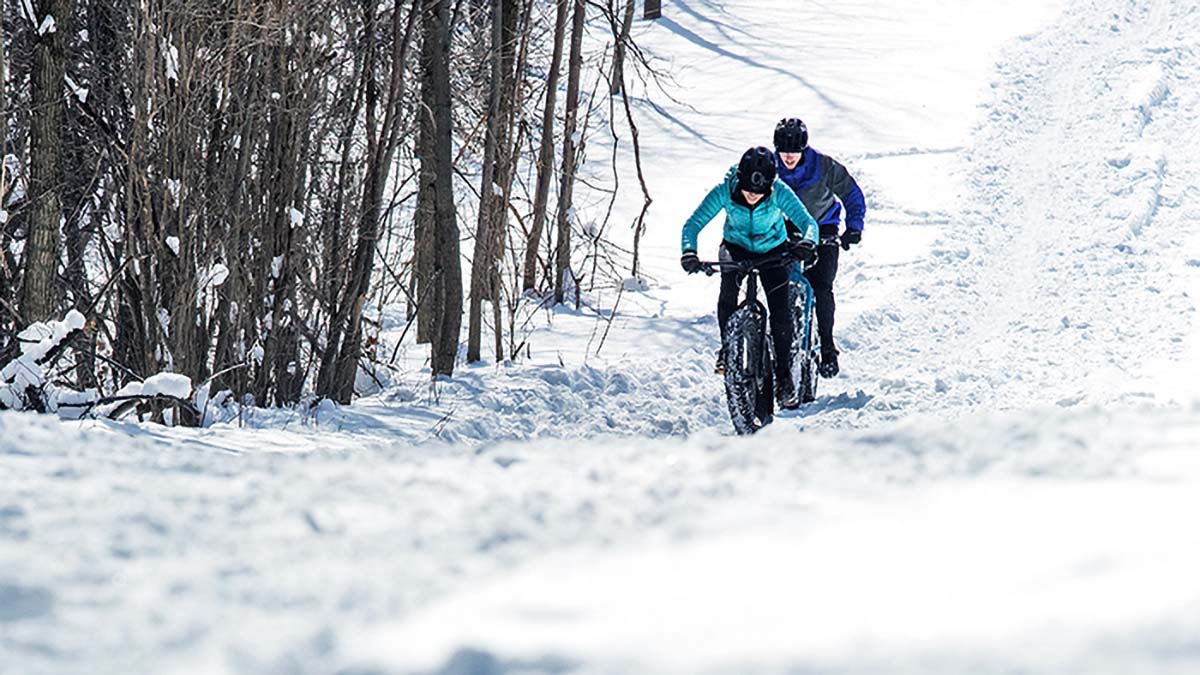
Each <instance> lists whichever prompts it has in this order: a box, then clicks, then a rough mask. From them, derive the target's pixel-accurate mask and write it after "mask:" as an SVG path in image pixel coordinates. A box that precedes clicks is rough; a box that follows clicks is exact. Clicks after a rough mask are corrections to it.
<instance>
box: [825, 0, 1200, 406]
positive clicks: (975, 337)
mask: <svg viewBox="0 0 1200 675" xmlns="http://www.w3.org/2000/svg"><path fill="white" fill-rule="evenodd" d="M1109 5H1111V10H1112V11H1111V13H1109V14H1103V13H1101V12H1100V11H1099V10H1100V8H1101V7H1106V8H1108V7H1109ZM1096 17H1104V18H1105V21H1104V22H1103V23H1102V24H1101V23H1097V21H1096ZM1198 26H1200V21H1198V20H1197V16H1196V11H1195V7H1191V6H1185V5H1184V4H1182V3H1171V2H1149V3H1108V4H1105V3H1097V2H1082V3H1074V4H1073V6H1072V7H1071V8H1070V10H1069V11H1068V12H1067V13H1066V14H1065V15H1064V16H1063V18H1062V19H1061V20H1060V21H1059V22H1058V25H1057V27H1056V28H1055V29H1054V30H1050V31H1046V32H1044V33H1042V34H1040V35H1038V36H1037V37H1034V38H1032V39H1029V40H1025V41H1023V42H1022V43H1021V44H1020V45H1019V48H1013V49H1010V50H1009V52H1008V59H1007V60H1006V62H1005V64H1004V66H1003V67H1002V68H1001V69H1000V71H999V72H997V73H996V75H995V81H994V86H996V89H997V98H996V100H995V101H993V102H992V103H991V104H990V106H989V108H988V110H987V119H986V122H985V123H984V124H983V125H982V127H981V128H980V130H979V132H978V133H977V135H976V140H975V143H974V144H973V147H972V149H971V151H970V152H969V153H968V154H967V160H968V163H967V169H968V170H969V172H970V174H969V175H970V191H969V192H968V195H967V196H968V197H969V201H968V202H967V203H968V204H969V207H968V208H966V209H964V212H963V214H962V216H961V220H960V222H959V223H956V224H955V225H954V226H953V227H952V228H950V229H948V230H947V231H945V232H944V233H943V236H942V238H941V239H940V240H939V241H938V242H937V243H936V244H935V246H934V247H933V249H932V251H931V254H932V255H931V256H930V258H929V259H928V260H926V261H923V262H922V263H921V264H920V265H919V266H918V269H919V271H917V272H916V277H917V278H918V279H919V283H917V284H915V285H913V286H911V287H909V288H907V289H905V291H904V293H903V295H901V296H899V297H897V298H895V300H894V301H893V302H891V303H889V304H888V305H887V306H885V307H883V308H881V309H879V310H875V311H868V312H864V313H862V314H859V315H858V316H856V317H854V319H853V320H852V322H851V325H850V326H849V327H848V328H847V329H846V337H847V341H846V344H847V346H849V347H851V348H852V356H851V358H852V359H854V360H855V361H858V363H857V364H856V367H857V368H858V369H860V370H861V371H863V372H866V373H870V374H871V375H873V376H875V377H878V376H880V375H881V374H882V373H886V372H888V370H889V369H890V370H891V371H892V372H893V373H895V375H894V376H893V379H894V381H893V382H890V383H888V385H887V390H888V396H887V398H888V405H895V406H898V408H897V410H896V413H895V414H896V415H897V416H906V415H922V414H929V413H934V412H936V413H939V414H941V415H946V414H948V415H951V416H957V415H962V414H967V413H971V412H973V411H975V410H979V409H984V410H996V409H1019V408H1024V407H1028V406H1029V405H1031V404H1037V403H1054V404H1057V405H1061V406H1072V405H1076V404H1079V403H1087V404H1101V405H1118V404H1129V403H1131V402H1136V401H1146V400H1149V401H1155V402H1161V403H1170V402H1181V401H1184V402H1186V401H1188V400H1191V398H1192V397H1193V396H1194V395H1195V388H1194V383H1195V382H1196V381H1200V380H1198V377H1197V376H1200V371H1197V370H1196V368H1197V361H1196V359H1195V356H1196V354H1195V352H1192V353H1191V354H1190V355H1189V354H1188V352H1187V351H1186V350H1187V349H1188V342H1189V340H1190V339H1191V337H1192V336H1193V334H1194V332H1195V326H1194V319H1195V308H1194V300H1193V299H1192V298H1191V297H1189V295H1188V292H1187V291H1188V290H1189V289H1188V288H1187V281H1188V280H1189V279H1193V280H1194V278H1195V274H1194V273H1192V272H1190V271H1189V270H1188V265H1189V264H1190V263H1189V262H1188V261H1189V260H1191V259H1193V258H1194V256H1195V252H1196V249H1195V236H1196V234H1197V227H1196V225H1195V223H1196V206H1195V197H1196V194H1197V193H1196V187H1195V178H1196V176H1197V174H1196V157H1198V156H1200V145H1198V144H1200V136H1198V135H1197V132H1196V128H1197V127H1196V121H1197V120H1196V112H1195V111H1196V107H1195V103H1196V91H1195V88H1194V78H1195V76H1196V71H1195V60H1196V53H1195V47H1196V45H1195V42H1194V35H1195V30H1196V28H1197V27H1198ZM1181 282H1182V283H1181ZM896 345H903V346H904V347H905V348H906V350H905V351H908V352H909V353H907V354H904V353H901V354H897V353H896V350H895V346H896ZM1185 356H1188V358H1185ZM860 357H861V360H859V359H860ZM898 361H899V363H898ZM1167 364H1170V365H1169V366H1167ZM1164 366H1166V368H1164ZM1180 367H1182V368H1184V369H1186V371H1187V372H1186V373H1181V372H1178V371H1177V372H1176V373H1175V374H1174V375H1175V377H1174V381H1173V382H1171V381H1163V378H1161V377H1157V376H1150V377H1143V374H1144V373H1146V372H1150V373H1154V374H1155V375H1157V374H1158V373H1159V372H1163V371H1165V370H1168V369H1169V368H1176V369H1178V368H1180ZM1185 382H1186V383H1187V384H1191V385H1192V387H1188V386H1187V385H1185V384H1183V383H1185ZM1180 385H1182V386H1180ZM871 419H872V421H873V418H871Z"/></svg>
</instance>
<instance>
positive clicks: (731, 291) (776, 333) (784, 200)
mask: <svg viewBox="0 0 1200 675" xmlns="http://www.w3.org/2000/svg"><path fill="white" fill-rule="evenodd" d="M721 211H724V212H725V227H724V241H722V242H721V249H720V256H719V257H720V260H721V261H722V262H738V261H745V260H749V259H751V258H756V257H760V256H763V255H764V254H776V253H783V252H785V251H787V252H791V253H792V255H793V256H794V257H795V258H796V259H797V260H799V261H801V262H803V263H806V264H811V263H812V262H814V261H815V260H816V240H817V222H816V221H815V220H813V217H812V216H811V215H810V214H809V213H808V211H807V210H806V209H805V208H804V205H803V204H802V203H801V202H800V200H799V198H797V197H796V194H795V193H794V192H792V190H791V188H789V187H788V186H787V185H786V184H784V183H783V182H781V181H779V180H778V179H777V178H776V176H775V155H774V153H773V152H771V151H770V150H769V149H767V148H764V147H755V148H750V149H749V150H747V151H746V152H745V153H744V154H743V155H742V158H741V161H740V162H738V164H737V165H736V166H733V167H731V168H730V169H729V172H728V173H727V174H726V175H725V180H723V181H722V182H721V183H719V184H717V186H716V187H714V188H713V189H712V190H710V191H709V193H708V195H707V196H706V197H705V198H704V201H702V202H701V203H700V205H699V206H698V207H696V210H695V212H693V213H692V215H691V217H690V218H688V220H687V222H686V223H685V224H684V226H683V235H682V249H683V255H682V257H681V258H680V265H681V266H682V267H683V269H684V271H685V272H687V273H688V274H695V273H696V272H700V271H703V270H704V264H703V263H701V262H700V257H699V256H698V255H697V253H696V239H697V237H698V236H699V234H700V231H701V230H702V229H704V227H705V226H706V225H708V223H709V222H710V221H712V219H713V218H715V217H717V215H718V214H719V213H720V212H721ZM785 217H786V218H787V219H788V220H790V221H791V222H792V223H793V224H794V225H795V227H796V228H798V230H799V232H800V237H799V238H797V239H795V240H792V241H789V239H788V234H787V228H786V226H785V225H784V219H785ZM744 277H745V274H744V273H743V272H741V271H738V270H736V269H729V270H726V269H723V270H722V271H721V292H720V296H719V298H718V300H717V322H718V323H719V324H720V326H721V345H722V346H721V351H720V352H719V353H718V355H717V370H718V372H723V371H724V364H725V354H726V343H725V337H726V328H727V326H728V323H729V317H730V315H732V314H733V312H734V310H735V309H736V308H737V304H738V292H739V290H740V288H741V284H742V280H743V279H744ZM760 278H761V279H762V285H763V288H764V290H765V291H766V293H767V306H768V308H769V309H770V318H771V334H772V338H773V340H774V346H775V353H777V354H788V353H789V352H790V350H791V344H792V332H793V330H792V312H791V302H790V298H789V295H790V294H789V292H788V270H787V268H786V267H784V266H778V267H773V268H770V269H763V270H760ZM789 361H790V359H786V358H782V359H777V360H776V363H775V373H774V375H775V377H774V380H775V383H776V390H775V396H776V399H777V400H778V401H779V403H780V407H795V405H796V391H795V387H794V385H793V380H792V376H791V364H790V363H789Z"/></svg>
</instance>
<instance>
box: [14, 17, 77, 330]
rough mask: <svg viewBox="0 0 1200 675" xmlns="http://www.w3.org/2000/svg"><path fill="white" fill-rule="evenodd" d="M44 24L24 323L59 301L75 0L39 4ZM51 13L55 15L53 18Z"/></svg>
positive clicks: (32, 139)
mask: <svg viewBox="0 0 1200 675" xmlns="http://www.w3.org/2000/svg"><path fill="white" fill-rule="evenodd" d="M36 11H37V16H38V17H39V18H41V19H42V20H43V23H42V27H41V28H45V27H48V26H49V25H50V24H51V22H52V21H53V22H55V23H56V24H57V25H56V27H54V28H53V29H48V30H42V29H41V28H39V29H38V30H37V31H36V32H37V35H36V36H35V37H34V57H33V82H32V90H33V117H32V120H31V128H30V134H29V155H30V172H29V173H30V176H29V186H30V196H31V199H32V201H33V205H32V206H33V208H32V213H31V215H30V219H29V239H28V243H27V244H26V248H25V256H26V257H25V282H24V284H23V285H22V289H21V315H22V318H23V319H24V320H25V321H26V322H32V321H42V320H45V319H48V318H50V315H51V314H53V313H54V311H55V310H56V309H57V306H58V302H57V299H58V293H57V288H56V284H55V277H56V276H57V273H58V231H59V223H60V221H61V220H62V216H63V197H62V187H63V173H62V171H63V166H62V157H63V129H64V128H65V127H66V111H65V109H64V107H63V91H64V88H65V86H66V80H65V73H66V71H65V68H66V60H67V27H68V26H69V25H70V23H71V0H42V2H39V3H37V10H36ZM47 17H53V19H49V18H47Z"/></svg>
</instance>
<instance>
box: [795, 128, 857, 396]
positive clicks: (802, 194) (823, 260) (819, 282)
mask: <svg viewBox="0 0 1200 675" xmlns="http://www.w3.org/2000/svg"><path fill="white" fill-rule="evenodd" d="M775 159H776V162H777V168H778V172H779V179H780V180H782V181H783V182H784V183H785V184H787V186H788V187H789V188H791V190H792V191H794V192H795V194H796V196H797V197H799V198H800V201H801V202H803V203H804V207H805V208H806V209H808V212H809V213H811V214H812V215H813V217H815V218H816V219H817V223H818V224H819V226H820V242H821V245H820V247H819V248H818V249H817V252H818V255H819V258H818V260H817V264H816V265H814V266H812V267H811V268H809V269H808V270H807V271H806V272H805V273H804V274H805V276H807V277H808V281H809V283H811V284H812V287H813V293H814V296H815V299H816V307H817V332H818V334H819V335H820V336H821V365H820V367H819V369H818V372H820V374H821V376H822V377H833V376H835V375H837V374H838V360H837V357H838V350H837V348H836V347H834V344H833V315H834V309H835V304H834V299H833V280H834V278H835V277H837V268H838V244H839V243H840V244H841V247H842V249H843V250H846V251H848V250H850V247H851V246H852V245H854V244H858V243H860V242H862V231H863V219H864V218H865V216H866V213H867V203H866V199H865V198H864V197H863V192H862V190H861V189H860V188H859V187H858V183H857V182H855V180H854V177H853V176H851V175H850V172H849V171H847V170H846V167H845V166H842V164H841V163H840V162H838V161H837V160H835V159H833V158H832V157H829V156H828V155H824V154H822V153H820V152H817V151H816V150H815V149H813V148H812V147H811V146H809V144H808V127H807V126H805V124H804V122H802V121H800V120H799V119H797V118H795V117H789V118H787V119H783V120H780V121H779V124H777V125H776V126H775ZM835 196H836V199H835V198H834V197H835ZM843 210H844V211H845V216H846V230H845V231H844V232H842V233H841V236H840V237H839V236H838V225H839V223H840V222H841V219H842V212H843Z"/></svg>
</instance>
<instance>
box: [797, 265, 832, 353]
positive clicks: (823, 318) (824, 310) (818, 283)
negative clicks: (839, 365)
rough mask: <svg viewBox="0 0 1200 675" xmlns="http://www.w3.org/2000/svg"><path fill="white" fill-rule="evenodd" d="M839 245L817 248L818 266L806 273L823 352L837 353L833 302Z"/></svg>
mask: <svg viewBox="0 0 1200 675" xmlns="http://www.w3.org/2000/svg"><path fill="white" fill-rule="evenodd" d="M838 253H840V251H839V250H838V245H837V244H822V245H820V246H818V247H817V255H818V256H819V258H818V260H817V264H816V265H814V266H812V267H811V268H809V269H808V271H806V272H805V273H804V276H806V277H808V283H810V284H812V287H813V296H814V299H815V300H816V304H817V334H818V335H820V336H821V351H822V353H829V352H831V351H835V350H834V347H833V312H834V309H835V307H836V305H835V303H834V301H833V280H834V278H836V277H837V269H838Z"/></svg>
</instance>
